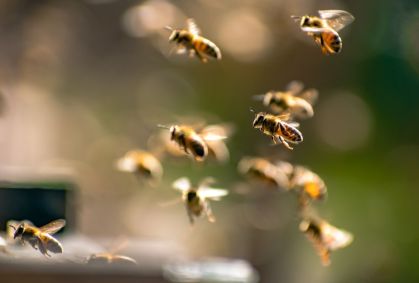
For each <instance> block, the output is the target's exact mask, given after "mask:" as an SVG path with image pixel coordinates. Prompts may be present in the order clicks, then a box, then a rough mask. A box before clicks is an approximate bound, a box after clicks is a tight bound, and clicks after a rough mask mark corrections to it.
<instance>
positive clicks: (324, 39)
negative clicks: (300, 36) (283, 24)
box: [291, 10, 355, 55]
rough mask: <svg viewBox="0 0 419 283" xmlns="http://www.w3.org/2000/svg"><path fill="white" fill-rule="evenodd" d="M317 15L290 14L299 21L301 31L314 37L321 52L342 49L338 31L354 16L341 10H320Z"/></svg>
mask: <svg viewBox="0 0 419 283" xmlns="http://www.w3.org/2000/svg"><path fill="white" fill-rule="evenodd" d="M319 15H320V17H317V16H308V15H305V16H302V17H298V16H291V17H292V18H293V19H294V20H295V21H297V22H299V24H300V28H301V30H302V31H304V32H306V33H307V35H309V36H311V37H313V38H314V41H315V42H316V43H317V45H319V46H320V48H321V50H322V52H323V54H325V55H329V54H335V53H339V52H340V51H341V50H342V39H341V38H340V36H339V34H338V31H340V30H341V29H343V28H344V27H345V26H347V25H348V24H350V23H352V22H353V21H354V19H355V18H354V16H352V15H351V14H350V13H348V12H346V11H342V10H322V11H319Z"/></svg>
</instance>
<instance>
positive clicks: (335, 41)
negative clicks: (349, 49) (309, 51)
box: [320, 30, 342, 54]
mask: <svg viewBox="0 0 419 283" xmlns="http://www.w3.org/2000/svg"><path fill="white" fill-rule="evenodd" d="M320 40H321V45H322V50H323V52H324V53H326V54H334V53H339V52H340V51H341V50H342V39H341V38H340V36H339V34H338V33H337V32H335V31H334V30H330V31H327V32H323V33H322V34H321V35H320Z"/></svg>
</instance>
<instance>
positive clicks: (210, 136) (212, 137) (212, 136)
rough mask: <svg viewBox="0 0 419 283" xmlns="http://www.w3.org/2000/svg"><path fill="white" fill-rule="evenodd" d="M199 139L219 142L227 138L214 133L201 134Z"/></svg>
mask: <svg viewBox="0 0 419 283" xmlns="http://www.w3.org/2000/svg"><path fill="white" fill-rule="evenodd" d="M201 137H202V138H203V139H204V140H205V141H219V140H224V139H226V138H227V136H221V135H218V134H216V133H203V134H201Z"/></svg>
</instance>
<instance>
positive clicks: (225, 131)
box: [200, 123, 234, 137]
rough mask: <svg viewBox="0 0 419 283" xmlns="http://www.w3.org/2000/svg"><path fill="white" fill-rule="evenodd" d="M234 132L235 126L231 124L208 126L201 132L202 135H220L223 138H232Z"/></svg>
mask: <svg viewBox="0 0 419 283" xmlns="http://www.w3.org/2000/svg"><path fill="white" fill-rule="evenodd" d="M233 131H234V126H233V125H232V124H231V123H223V124H215V125H208V126H206V127H204V128H203V129H202V130H201V131H200V134H201V135H207V134H211V135H218V136H222V137H224V136H225V137H227V136H230V135H231V134H232V133H233Z"/></svg>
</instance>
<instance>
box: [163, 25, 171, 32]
mask: <svg viewBox="0 0 419 283" xmlns="http://www.w3.org/2000/svg"><path fill="white" fill-rule="evenodd" d="M164 29H165V30H168V31H173V28H172V27H171V26H165V27H164Z"/></svg>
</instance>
